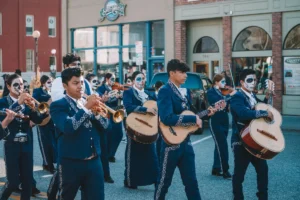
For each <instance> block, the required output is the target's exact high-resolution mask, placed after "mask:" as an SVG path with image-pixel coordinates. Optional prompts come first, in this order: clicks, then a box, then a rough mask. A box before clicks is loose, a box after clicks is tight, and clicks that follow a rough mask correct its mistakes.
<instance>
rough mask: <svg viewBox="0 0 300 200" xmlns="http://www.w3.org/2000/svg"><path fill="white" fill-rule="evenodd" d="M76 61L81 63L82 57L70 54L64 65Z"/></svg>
mask: <svg viewBox="0 0 300 200" xmlns="http://www.w3.org/2000/svg"><path fill="white" fill-rule="evenodd" d="M74 61H81V59H80V57H79V56H78V55H76V54H73V53H68V54H67V55H65V56H64V57H63V63H64V65H69V64H71V63H72V62H74Z"/></svg>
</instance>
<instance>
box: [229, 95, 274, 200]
mask: <svg viewBox="0 0 300 200" xmlns="http://www.w3.org/2000/svg"><path fill="white" fill-rule="evenodd" d="M254 98H255V99H256V101H257V102H261V101H260V100H259V99H258V98H257V97H256V96H255V95H254ZM264 102H267V99H265V100H264ZM230 108H231V113H232V117H233V126H232V127H233V129H232V139H231V141H232V149H233V153H234V174H233V178H232V185H233V195H234V199H235V200H243V199H244V195H243V186H242V184H243V182H244V176H245V173H246V170H247V167H248V165H249V163H250V162H251V163H252V165H253V166H254V167H255V170H256V173H257V188H258V192H257V197H258V199H259V200H267V199H268V165H267V162H266V160H261V159H259V158H256V157H255V156H253V155H252V154H250V153H249V152H248V151H247V150H246V149H245V148H244V147H243V146H242V143H241V139H240V136H239V133H240V132H241V130H242V129H243V128H244V127H245V125H247V124H248V123H249V122H250V121H251V120H253V119H258V118H261V117H267V116H268V113H267V111H262V110H253V108H252V107H251V103H250V101H249V97H248V96H247V95H246V94H245V93H244V92H243V91H242V90H241V91H239V92H237V93H236V94H235V95H234V96H233V97H232V99H231V104H230Z"/></svg>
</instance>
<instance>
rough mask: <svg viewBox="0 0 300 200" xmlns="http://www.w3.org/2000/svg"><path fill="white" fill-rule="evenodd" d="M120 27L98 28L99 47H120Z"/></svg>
mask: <svg viewBox="0 0 300 200" xmlns="http://www.w3.org/2000/svg"><path fill="white" fill-rule="evenodd" d="M118 45H119V26H103V27H99V28H97V46H98V47H103V46H118Z"/></svg>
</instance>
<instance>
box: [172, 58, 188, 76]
mask: <svg viewBox="0 0 300 200" xmlns="http://www.w3.org/2000/svg"><path fill="white" fill-rule="evenodd" d="M171 71H180V72H188V71H190V68H189V67H188V66H187V64H185V63H183V62H180V61H179V60H177V59H172V60H170V61H169V62H168V65H167V72H168V75H169V76H170V72H171Z"/></svg>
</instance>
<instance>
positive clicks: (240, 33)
mask: <svg viewBox="0 0 300 200" xmlns="http://www.w3.org/2000/svg"><path fill="white" fill-rule="evenodd" d="M174 12H175V13H174V15H175V56H176V58H178V59H180V60H182V61H185V62H187V63H188V64H189V66H190V67H191V68H192V70H193V71H194V72H200V73H205V74H206V75H207V76H209V77H210V78H212V77H213V76H214V74H215V73H220V72H222V71H223V70H225V71H226V72H227V74H228V75H230V72H229V67H231V69H232V73H233V79H234V83H235V85H238V84H239V77H238V72H239V71H241V70H242V69H244V68H251V69H254V70H255V71H256V72H257V76H258V77H259V84H258V88H257V89H258V91H259V93H263V91H264V88H265V85H264V80H265V79H266V78H270V77H272V79H273V80H274V81H275V84H276V94H277V98H276V99H275V102H274V106H275V107H276V108H277V109H279V110H280V111H282V113H283V114H288V115H299V113H300V104H299V102H300V1H299V0H251V1H250V0H244V1H240V0H175V11H174ZM259 96H260V95H259ZM261 97H262V96H261Z"/></svg>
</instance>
